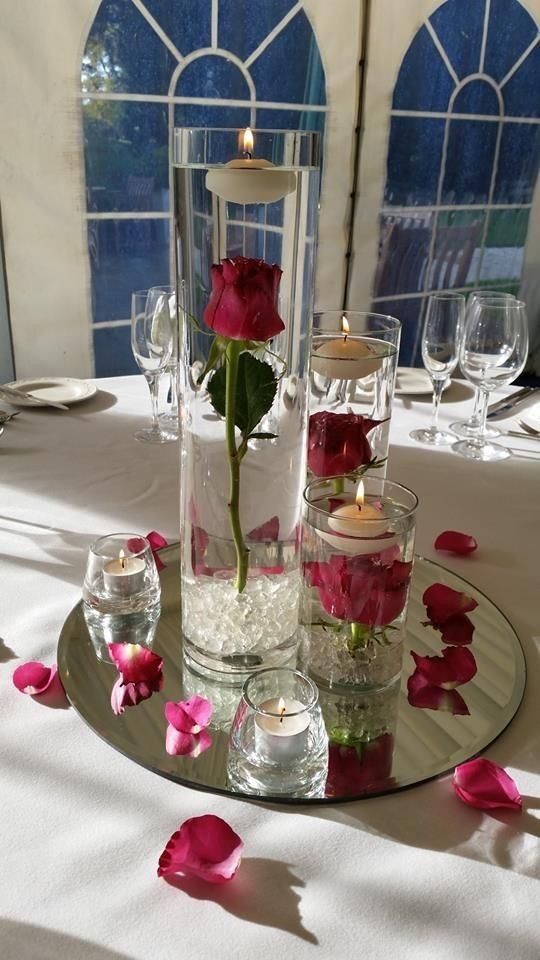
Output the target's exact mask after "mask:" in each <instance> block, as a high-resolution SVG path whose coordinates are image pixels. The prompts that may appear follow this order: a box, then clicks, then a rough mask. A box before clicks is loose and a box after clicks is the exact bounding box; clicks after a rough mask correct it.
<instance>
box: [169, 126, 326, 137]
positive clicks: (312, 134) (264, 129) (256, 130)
mask: <svg viewBox="0 0 540 960" xmlns="http://www.w3.org/2000/svg"><path fill="white" fill-rule="evenodd" d="M248 127H249V129H250V130H251V132H252V133H278V134H280V135H283V136H285V134H287V133H294V134H295V135H297V136H301V137H304V138H305V139H306V140H308V139H314V140H318V139H319V138H320V136H321V135H320V132H319V131H318V130H298V129H295V128H294V127H292V128H290V129H283V127H282V128H278V127H252V126H251V124H249V123H248V124H241V125H240V126H239V127H182V126H178V127H175V128H174V132H175V133H176V131H177V130H182V131H184V132H187V133H241V132H242V131H244V130H247V129H248Z"/></svg>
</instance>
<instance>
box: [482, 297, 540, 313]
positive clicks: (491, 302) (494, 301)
mask: <svg viewBox="0 0 540 960" xmlns="http://www.w3.org/2000/svg"><path fill="white" fill-rule="evenodd" d="M475 300H481V302H482V306H484V307H485V306H486V305H487V306H488V307H490V308H491V309H493V310H508V307H509V304H510V306H511V308H512V310H515V309H516V308H517V309H518V310H521V309H524V308H525V307H526V306H527V304H526V303H525V301H524V300H518V299H517V298H516V297H512V298H511V299H510V296H509V300H508V301H507V300H506V299H505V298H504V297H475ZM473 309H474V308H473Z"/></svg>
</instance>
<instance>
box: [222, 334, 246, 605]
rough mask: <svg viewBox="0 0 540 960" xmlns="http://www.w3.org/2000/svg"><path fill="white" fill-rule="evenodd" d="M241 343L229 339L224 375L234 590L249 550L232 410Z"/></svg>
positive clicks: (242, 580) (242, 578)
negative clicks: (244, 524) (242, 518)
mask: <svg viewBox="0 0 540 960" xmlns="http://www.w3.org/2000/svg"><path fill="white" fill-rule="evenodd" d="M239 357H240V343H239V341H238V340H230V341H229V343H228V344H227V370H226V376H225V437H226V441H227V455H228V457H229V480H230V483H229V503H228V507H229V519H230V524H231V532H232V535H233V540H234V545H235V548H236V589H237V590H238V593H242V591H243V589H244V587H245V585H246V580H247V570H248V560H249V550H248V549H247V547H246V545H245V543H244V538H243V536H242V527H241V526H240V457H239V456H238V450H237V447H236V438H235V435H234V412H235V406H236V384H237V379H238V360H239Z"/></svg>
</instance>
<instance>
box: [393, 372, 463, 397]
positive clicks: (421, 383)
mask: <svg viewBox="0 0 540 960" xmlns="http://www.w3.org/2000/svg"><path fill="white" fill-rule="evenodd" d="M449 386H450V380H447V381H446V383H445V385H444V387H443V390H447V389H448V387H449ZM394 393H395V395H396V397H409V396H416V397H419V396H431V394H432V393H433V384H432V382H431V378H430V376H429V373H428V372H427V371H426V370H423V369H422V368H421V367H398V368H397V377H396V389H395V391H394Z"/></svg>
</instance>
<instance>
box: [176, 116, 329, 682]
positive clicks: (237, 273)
mask: <svg viewBox="0 0 540 960" xmlns="http://www.w3.org/2000/svg"><path fill="white" fill-rule="evenodd" d="M318 157H319V142H318V134H315V133H312V132H294V131H286V132H276V131H265V130H254V131H253V132H252V131H250V130H246V131H237V130H187V129H180V130H176V131H175V140H174V185H175V222H176V235H177V250H178V261H177V263H178V271H177V279H178V282H179V283H183V288H184V304H185V324H184V331H183V338H182V343H181V348H180V373H179V379H180V430H181V437H180V440H181V483H180V488H181V531H182V535H181V539H182V631H183V635H184V641H183V642H184V651H185V654H186V657H187V658H188V659H190V660H191V661H192V662H193V663H194V665H195V669H197V670H198V671H199V672H200V671H215V672H217V673H219V674H221V675H222V676H223V679H224V680H226V681H227V682H231V680H233V681H234V678H235V677H236V678H239V679H241V680H244V679H245V678H246V676H248V675H249V674H251V673H253V672H254V671H255V670H257V669H264V668H266V667H269V666H281V665H283V664H284V663H285V662H287V661H288V660H289V658H290V656H291V654H294V652H295V649H296V645H297V639H298V638H297V628H298V611H299V601H300V588H301V575H300V550H299V539H300V538H299V530H300V524H301V504H302V490H303V487H304V484H305V469H306V449H307V395H308V386H309V383H308V378H309V374H308V368H309V341H310V335H311V318H312V300H313V273H314V261H315V246H316V225H317V208H318V194H319V159H318Z"/></svg>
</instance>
